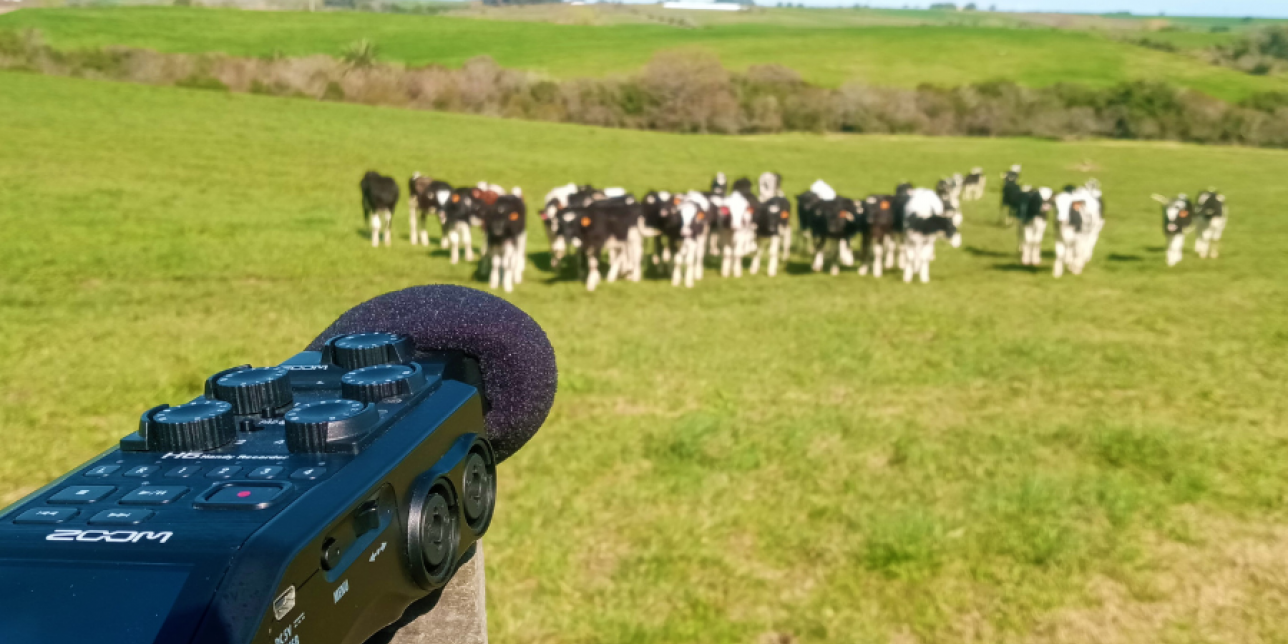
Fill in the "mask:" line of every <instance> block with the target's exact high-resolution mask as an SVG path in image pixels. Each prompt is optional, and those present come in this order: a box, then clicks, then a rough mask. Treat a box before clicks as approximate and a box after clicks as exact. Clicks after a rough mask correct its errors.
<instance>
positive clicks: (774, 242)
mask: <svg viewBox="0 0 1288 644" xmlns="http://www.w3.org/2000/svg"><path fill="white" fill-rule="evenodd" d="M751 229H752V232H753V234H754V235H755V245H756V248H755V255H753V256H752V258H751V274H752V275H755V274H756V273H758V272H759V271H760V258H761V256H762V255H764V254H765V251H766V250H768V251H769V266H768V268H767V269H766V274H767V275H769V276H770V277H773V276H775V275H777V274H778V254H779V250H780V248H783V246H784V244H785V243H786V242H785V241H784V236H787V235H790V234H791V230H792V202H790V201H788V200H787V199H786V198H784V197H770V198H769V199H767V200H765V201H763V202H761V203H760V204H759V205H758V206H757V207H756V209H755V211H754V212H753V213H752V217H751Z"/></svg>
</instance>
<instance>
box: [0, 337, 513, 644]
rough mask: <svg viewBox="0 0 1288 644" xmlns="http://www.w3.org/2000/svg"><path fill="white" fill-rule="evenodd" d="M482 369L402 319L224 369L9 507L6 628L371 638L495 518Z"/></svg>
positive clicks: (249, 642)
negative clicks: (394, 328) (415, 343)
mask: <svg viewBox="0 0 1288 644" xmlns="http://www.w3.org/2000/svg"><path fill="white" fill-rule="evenodd" d="M479 383H480V379H479V373H478V365H477V363H476V362H474V361H473V360H472V359H470V358H468V357H465V356H464V355H462V354H459V353H450V352H444V353H433V354H420V355H416V354H415V352H414V350H413V348H412V346H411V343H410V341H409V340H408V339H407V338H406V337H404V336H399V335H395V334H385V333H366V334H355V335H348V336H341V337H339V338H333V339H332V340H330V341H328V342H327V343H326V345H325V346H324V347H323V349H322V351H306V352H303V353H300V354H298V355H296V356H295V357H293V358H291V359H290V360H288V361H286V362H285V363H283V364H282V365H280V366H277V367H266V368H259V369H252V368H250V367H238V368H235V369H230V370H228V371H224V372H220V373H218V374H215V375H214V376H212V377H211V378H210V379H209V380H207V382H206V391H205V394H204V395H203V396H201V397H199V398H197V399H195V400H193V401H192V402H190V403H187V404H184V405H179V406H177V407H166V406H161V407H157V408H154V409H152V410H149V411H148V412H146V413H144V414H143V417H142V418H141V420H140V425H139V430H138V431H137V432H135V433H133V434H130V435H129V436H127V437H125V438H124V439H122V440H121V442H120V445H119V447H116V448H114V449H112V450H110V451H108V452H106V453H104V454H102V455H100V456H99V457H97V458H95V459H93V460H92V461H90V462H88V463H86V464H84V465H83V466H81V467H78V468H76V469H75V470H74V471H72V472H70V473H68V474H66V475H65V476H63V477H61V478H59V479H58V480H56V481H54V482H53V483H50V484H49V485H47V486H45V487H44V488H41V489H40V490H37V491H36V492H34V493H32V494H30V495H29V496H27V497H26V498H25V499H23V500H21V501H19V502H18V503H16V504H14V505H13V506H11V507H9V508H7V509H5V510H4V511H3V512H0V642H4V644H55V643H56V644H62V643H68V644H72V643H79V642H93V643H94V644H154V643H155V644H360V643H361V642H363V641H364V640H366V639H367V638H368V637H370V636H371V635H372V634H374V633H376V632H377V631H379V630H380V629H381V628H383V627H385V626H386V625H388V624H390V623H392V622H394V621H396V620H397V619H398V618H399V617H400V616H401V615H402V613H403V611H404V610H405V609H406V608H407V606H408V605H410V604H411V603H412V602H414V601H416V600H418V599H421V598H423V597H425V596H426V595H428V594H429V593H431V592H434V591H436V590H438V589H440V588H441V587H442V586H444V585H445V584H446V583H447V581H448V580H449V579H450V578H451V576H452V574H453V573H454V572H455V570H456V568H457V566H458V565H459V564H460V563H461V562H462V561H463V560H464V559H465V558H467V557H468V556H469V554H470V552H471V548H472V547H473V545H474V543H475V542H476V541H477V540H478V539H479V537H481V536H482V534H483V533H484V532H486V530H487V528H488V524H489V522H490V521H491V518H492V512H493V508H494V505H495V499H496V469H495V462H496V461H495V458H494V455H493V452H492V447H491V445H490V444H489V442H488V441H487V439H486V438H485V437H484V427H483V415H484V411H485V409H484V407H485V405H486V401H484V400H483V398H482V396H481V394H480V384H479Z"/></svg>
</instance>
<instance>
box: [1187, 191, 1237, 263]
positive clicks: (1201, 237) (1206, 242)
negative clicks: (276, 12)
mask: <svg viewBox="0 0 1288 644" xmlns="http://www.w3.org/2000/svg"><path fill="white" fill-rule="evenodd" d="M1194 206H1195V208H1194V209H1195V211H1196V212H1197V213H1198V219H1197V222H1196V223H1197V225H1198V228H1197V229H1196V230H1195V232H1194V252H1195V253H1198V255H1199V258H1201V259H1207V258H1209V257H1211V258H1212V259H1216V258H1217V255H1218V253H1219V249H1218V248H1217V246H1218V245H1220V243H1221V233H1222V232H1224V231H1225V222H1226V215H1228V214H1229V212H1230V208H1229V206H1226V205H1225V195H1223V194H1221V193H1219V192H1217V191H1216V188H1208V189H1207V190H1204V191H1203V192H1200V193H1199V196H1198V199H1197V200H1195V203H1194Z"/></svg>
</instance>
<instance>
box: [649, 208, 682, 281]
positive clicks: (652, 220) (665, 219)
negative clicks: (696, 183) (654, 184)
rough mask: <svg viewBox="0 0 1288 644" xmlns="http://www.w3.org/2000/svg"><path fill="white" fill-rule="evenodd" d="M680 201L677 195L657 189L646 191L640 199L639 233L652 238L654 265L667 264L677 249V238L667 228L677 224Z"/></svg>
mask: <svg viewBox="0 0 1288 644" xmlns="http://www.w3.org/2000/svg"><path fill="white" fill-rule="evenodd" d="M680 201H681V198H680V196H679V195H672V194H671V193H669V192H658V191H651V192H648V193H646V194H645V195H644V198H643V199H642V200H641V201H640V208H641V215H640V234H641V237H643V238H648V237H652V238H653V254H652V256H651V259H652V263H653V265H654V266H661V265H663V264H669V263H670V262H671V258H672V256H673V255H674V254H675V252H676V250H678V246H677V244H678V240H677V238H676V237H675V236H673V235H669V234H668V230H669V229H672V228H675V227H676V226H677V221H678V217H679V204H680ZM642 241H643V240H642V239H641V242H642Z"/></svg>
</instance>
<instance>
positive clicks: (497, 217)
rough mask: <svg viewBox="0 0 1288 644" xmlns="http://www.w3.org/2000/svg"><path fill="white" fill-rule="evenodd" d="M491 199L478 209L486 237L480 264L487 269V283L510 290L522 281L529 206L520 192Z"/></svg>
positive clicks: (506, 290)
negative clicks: (488, 274)
mask: <svg viewBox="0 0 1288 644" xmlns="http://www.w3.org/2000/svg"><path fill="white" fill-rule="evenodd" d="M491 201H492V203H484V204H483V205H482V206H481V207H480V208H479V210H478V212H479V218H480V219H481V222H482V226H483V234H484V236H485V238H486V240H487V247H486V249H485V250H484V252H483V261H482V262H481V263H480V266H484V265H485V266H487V268H488V271H489V273H490V276H489V278H488V285H489V286H491V287H492V288H496V287H497V286H503V287H504V288H505V292H507V293H509V292H510V291H513V290H514V285H515V284H521V283H522V282H523V268H524V265H525V264H526V262H525V260H524V254H525V251H526V250H527V215H528V208H527V206H526V205H525V204H524V202H523V197H521V196H519V195H497V197H496V199H495V200H491Z"/></svg>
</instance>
